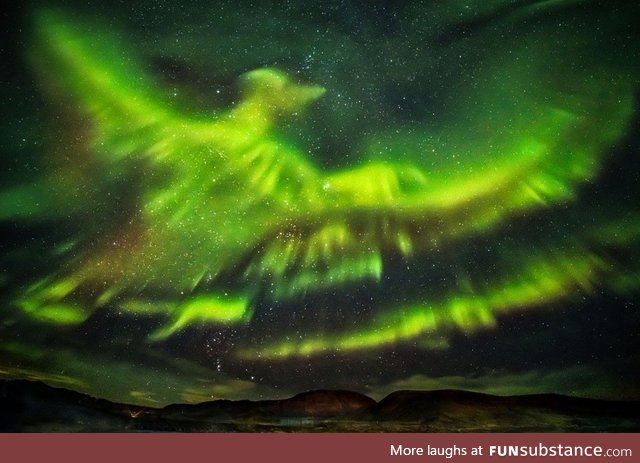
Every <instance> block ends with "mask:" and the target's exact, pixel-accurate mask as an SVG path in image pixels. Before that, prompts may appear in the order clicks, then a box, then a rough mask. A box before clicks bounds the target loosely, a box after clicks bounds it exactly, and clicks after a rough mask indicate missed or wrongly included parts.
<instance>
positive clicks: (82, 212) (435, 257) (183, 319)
mask: <svg viewBox="0 0 640 463" xmlns="http://www.w3.org/2000/svg"><path fill="white" fill-rule="evenodd" d="M103 3H104V2H102V3H101V2H91V1H89V2H87V1H84V2H79V1H59V2H52V1H38V2H26V3H24V4H22V5H21V6H16V7H14V10H12V11H7V12H6V13H5V14H4V17H3V21H4V22H5V23H6V24H5V25H3V31H4V32H3V34H4V37H3V40H2V44H3V45H2V54H3V61H4V62H6V63H8V64H9V65H8V66H4V67H3V69H2V70H1V71H0V72H1V76H2V79H1V80H0V82H1V85H0V91H1V92H2V97H3V101H4V102H5V104H4V105H3V107H2V108H1V109H0V111H2V112H3V113H2V120H3V124H2V129H1V130H2V156H3V160H4V166H5V167H4V169H3V170H2V176H1V177H0V233H1V234H2V240H1V251H0V269H1V270H2V273H1V274H0V288H1V291H0V304H1V305H0V378H6V379H11V378H27V379H34V380H42V381H44V382H46V383H47V384H50V385H52V386H60V387H66V388H70V389H74V390H78V391H81V392H85V393H88V394H91V395H94V396H98V397H102V398H107V399H110V400H114V401H118V402H125V403H136V404H144V405H151V406H162V405H165V404H168V403H175V402H201V401H205V400H212V399H219V398H225V399H247V398H248V399H262V398H283V397H288V396H291V395H293V394H296V393H298V392H301V391H306V390H310V389H320V388H330V389H349V390H354V391H358V392H362V393H365V394H368V395H370V396H372V397H374V398H376V399H379V398H382V397H384V396H385V395H386V394H388V393H390V392H392V391H395V390H398V389H425V390H430V389H442V388H457V389H467V390H474V391H480V392H488V393H494V394H526V393H538V392H552V393H562V394H571V395H577V396H584V397H597V398H616V399H620V398H626V399H635V400H638V399H640V388H639V384H640V383H639V382H638V375H637V371H638V368H639V367H640V343H639V339H638V334H639V329H640V314H639V312H638V303H637V301H638V295H639V294H640V264H639V262H638V257H639V251H640V249H639V246H638V245H639V242H638V239H639V237H640V208H639V206H640V204H639V203H638V199H637V198H638V190H639V188H640V185H639V181H640V180H639V177H638V176H639V172H640V165H639V162H638V152H639V148H640V116H639V114H640V113H639V109H640V106H639V102H638V97H639V95H640V93H639V91H638V89H639V83H640V80H639V76H640V64H639V63H640V59H638V58H640V57H639V56H638V50H639V49H640V48H639V45H640V37H638V34H637V31H636V30H635V29H637V28H635V25H636V24H637V20H638V19H640V14H639V13H640V11H639V10H640V8H639V7H638V6H634V5H632V3H633V2H625V1H609V2H598V1H588V0H565V1H563V0H557V1H529V0H527V1H525V0H516V1H511V2H507V1H503V0H492V1H484V2H473V1H450V2H435V1H434V2H431V1H406V2H384V1H372V2H359V1H355V0H353V1H331V2H315V3H313V4H309V2H302V1H295V0H292V1H286V2H257V1H256V2H250V1H242V0H240V1H238V0H235V1H233V2H232V1H219V2H204V1H194V2H164V1H158V0H156V1H135V2H124V1H122V2H110V3H109V4H108V5H105V4H103Z"/></svg>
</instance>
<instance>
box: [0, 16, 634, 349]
mask: <svg viewBox="0 0 640 463" xmlns="http://www.w3.org/2000/svg"><path fill="white" fill-rule="evenodd" d="M86 29H87V28H86V27H85V28H83V26H82V25H81V24H80V23H79V22H78V23H75V22H74V21H72V20H70V19H68V18H65V17H64V16H62V15H60V14H58V13H56V12H53V11H43V12H41V13H40V14H39V16H38V17H37V20H36V34H35V37H34V38H33V40H32V43H31V48H30V50H31V52H30V62H31V64H32V67H33V69H34V70H35V72H36V73H37V74H38V75H39V77H40V79H41V81H42V87H43V92H44V93H45V95H46V96H47V97H48V98H49V99H50V100H51V101H52V102H53V103H54V104H58V105H60V106H62V107H73V108H77V109H78V110H79V112H80V113H81V114H80V115H79V116H78V117H80V118H81V119H82V120H83V122H85V123H87V125H90V129H87V130H78V132H79V133H78V134H77V137H76V138H77V140H76V143H77V145H78V146H79V147H81V149H80V148H79V150H80V151H81V153H82V155H86V156H87V157H88V158H81V159H83V160H80V161H78V160H77V159H76V160H75V161H72V162H75V164H74V165H73V166H72V167H73V172H74V173H76V174H77V175H70V174H69V171H68V170H66V169H65V168H59V169H58V170H59V171H60V172H56V173H54V174H52V175H51V176H50V177H49V178H46V179H43V183H42V185H45V186H44V187H39V188H40V189H41V190H42V189H43V190H44V191H47V192H50V194H48V195H47V199H46V202H45V203H43V204H46V206H44V207H43V206H41V205H39V204H38V197H39V193H37V192H38V191H41V190H38V189H33V190H32V189H29V188H26V187H25V188H24V189H21V188H17V189H14V190H12V191H8V192H6V193H5V194H4V195H3V196H0V209H2V214H1V215H0V217H3V218H4V217H14V218H15V217H29V218H30V219H33V218H34V217H36V216H38V214H43V215H45V214H46V215H47V216H48V215H50V214H54V213H56V212H57V213H59V215H60V216H61V217H64V216H66V215H67V214H69V212H70V211H73V212H77V211H81V212H84V213H85V214H86V215H85V217H94V216H96V215H98V216H99V215H100V214H96V213H95V211H94V210H93V209H92V207H94V206H93V204H94V202H95V201H93V200H97V199H102V198H99V196H100V191H98V192H97V193H86V194H85V192H89V191H94V189H93V188H94V185H93V183H94V180H95V178H94V176H93V177H92V176H91V175H90V174H87V172H95V171H99V172H100V173H101V175H104V177H105V178H106V179H107V180H111V181H115V180H117V181H118V182H120V183H123V184H126V183H127V182H128V181H129V180H131V182H134V181H135V182H137V183H136V194H137V195H138V196H137V197H136V198H135V200H136V201H135V212H134V213H131V217H127V218H128V219H130V220H128V221H127V224H126V225H123V228H124V230H119V234H118V236H117V238H114V239H110V238H111V237H110V236H109V237H108V238H104V239H101V240H97V241H99V243H98V244H93V245H91V246H87V247H86V249H85V250H83V251H82V252H79V253H78V254H74V255H73V257H72V258H69V260H68V262H67V264H66V265H65V266H64V267H63V268H61V269H60V271H59V272H58V273H57V274H56V275H55V276H51V277H49V278H46V279H44V280H42V281H41V282H40V283H38V284H37V285H34V286H33V287H31V288H30V289H29V290H27V291H26V292H25V294H22V295H20V296H19V297H17V298H16V299H15V301H14V303H15V304H14V305H15V306H17V307H18V308H19V309H21V310H22V312H23V313H25V314H28V315H29V316H31V317H34V318H36V319H39V320H42V321H46V322H49V323H51V324H57V325H74V324H81V323H83V322H85V321H86V320H87V319H88V318H89V316H90V315H91V314H92V313H93V312H94V311H95V310H96V309H97V308H104V307H108V308H112V309H113V308H116V309H117V310H119V311H122V312H125V313H126V314H128V315H148V316H158V318H161V319H162V321H163V322H164V325H163V326H161V327H160V328H158V329H157V330H156V331H154V332H152V333H150V334H149V340H151V341H161V340H164V339H166V338H168V337H170V336H172V335H174V334H175V333H177V332H179V331H182V330H183V329H185V328H186V327H189V326H199V325H206V326H221V325H224V326H235V325H238V324H239V323H241V322H249V321H250V320H251V316H252V314H253V311H254V309H255V307H254V304H255V302H254V301H255V300H257V299H259V297H260V296H263V295H264V294H265V293H267V292H268V297H269V298H271V301H274V300H275V301H276V302H289V303H295V302H296V298H297V297H301V295H306V294H309V293H311V294H314V293H316V294H317V293H322V292H330V291H335V290H338V289H339V288H340V287H341V286H346V285H347V284H355V283H362V284H365V283H373V284H375V283H380V282H381V281H382V279H383V276H384V274H385V273H384V272H385V265H386V263H385V258H387V257H388V256H396V255H399V256H401V258H403V259H406V260H407V261H408V262H412V261H417V262H425V261H427V262H428V261H429V259H430V258H431V256H433V255H434V254H435V253H436V252H437V251H439V250H441V249H448V248H449V249H455V248H456V247H457V246H458V245H459V244H460V243H462V242H463V240H465V239H467V238H468V239H473V238H477V237H478V236H480V235H481V234H482V233H488V232H490V231H494V230H496V229H499V227H501V226H503V225H504V224H505V222H507V221H508V220H509V219H513V218H517V217H522V216H524V215H525V214H529V213H536V212H538V211H541V210H545V209H548V208H551V207H553V206H559V205H562V206H566V205H569V204H571V202H572V201H575V200H576V198H577V196H578V195H579V192H580V188H582V187H583V186H584V185H585V184H586V183H588V182H591V181H593V180H594V179H595V178H596V177H597V175H598V173H599V172H600V170H601V168H602V166H603V164H604V163H605V162H606V153H607V151H608V149H609V148H610V147H611V146H612V145H613V144H614V143H615V142H616V141H617V140H618V139H619V138H620V137H621V136H622V134H623V132H624V130H625V128H626V126H627V124H628V122H629V119H630V115H631V112H632V109H633V94H634V82H633V79H631V78H629V77H628V76H625V75H609V74H607V73H605V72H600V73H599V72H597V70H596V71H594V72H593V73H591V74H590V75H589V76H587V77H583V78H582V79H579V78H577V77H575V76H570V77H571V78H572V79H573V80H571V82H568V83H566V85H568V86H569V87H570V88H571V90H572V91H567V92H565V93H562V92H560V93H559V95H554V96H553V98H547V95H546V94H545V93H544V91H545V90H546V89H545V87H544V86H545V83H544V82H543V83H537V82H532V80H534V79H532V78H531V77H530V76H529V75H528V74H527V72H528V70H527V69H525V68H526V66H525V67H523V65H522V64H520V63H521V61H519V60H518V59H514V60H513V62H512V63H502V62H499V61H500V59H499V58H495V62H492V61H489V62H488V63H487V64H486V66H487V69H488V71H486V73H487V76H486V79H485V80H483V81H482V82H483V83H482V84H481V85H483V86H482V87H481V90H482V92H480V93H482V96H481V97H477V98H476V99H475V100H473V101H474V102H476V103H479V108H480V109H478V107H473V108H471V109H466V110H464V111H462V114H461V115H460V121H465V123H463V122H459V123H456V124H451V126H438V127H418V128H417V129H416V132H417V134H416V135H411V136H409V135H408V134H407V133H401V132H400V131H399V130H396V131H395V133H394V132H393V130H392V129H389V133H378V134H374V135H372V136H371V139H369V140H367V142H366V143H365V144H364V146H363V147H361V151H362V153H354V158H356V154H358V157H357V159H360V160H363V159H364V160H363V161H362V162H361V163H360V164H359V165H355V164H354V165H351V166H350V167H345V168H342V169H336V170H331V171H330V170H323V169H322V168H321V167H320V166H319V165H316V163H314V162H313V161H312V159H311V158H312V156H309V155H308V154H311V155H313V154H314V153H305V152H304V150H303V149H302V148H301V147H298V146H295V144H294V143H292V142H289V141H286V140H285V138H284V136H282V135H279V133H280V132H279V131H278V129H281V128H282V126H283V125H284V122H283V121H285V120H290V119H295V118H296V117H297V118H300V119H304V117H305V112H312V111H313V106H312V105H313V102H314V101H316V100H318V99H319V98H321V97H322V96H323V95H324V93H325V89H324V88H323V87H321V86H318V85H305V84H301V83H298V82H296V81H295V80H294V79H293V78H292V77H290V76H288V75H287V74H286V73H284V72H283V71H281V70H278V69H273V68H261V69H257V70H254V71H251V72H248V73H245V74H244V75H242V76H238V79H239V82H240V84H241V87H242V90H243V93H242V97H241V99H240V100H239V101H237V103H235V104H234V105H233V106H231V107H229V108H219V109H217V110H215V111H213V110H212V111H211V112H210V113H209V114H204V113H202V114H191V113H190V112H189V109H188V108H184V107H180V104H178V103H173V102H172V98H171V95H170V92H167V91H162V90H160V89H159V88H160V86H159V85H158V83H157V82H155V81H153V80H152V79H151V78H150V77H148V76H146V75H145V72H144V71H143V66H142V65H141V64H140V63H138V59H137V58H136V56H135V54H134V53H131V57H130V58H127V59H123V58H122V56H123V53H125V55H124V56H129V55H127V54H126V47H125V46H124V45H123V44H122V43H120V42H119V41H117V40H116V39H114V38H113V37H112V36H111V35H109V34H106V33H100V32H95V33H94V34H93V35H92V34H90V33H89V32H88V31H87V30H86ZM529 52H530V50H526V49H525V50H515V53H516V55H517V56H520V55H521V54H522V56H525V55H524V53H529ZM531 53H533V52H531ZM522 61H524V59H523V60H522ZM497 70H499V71H500V72H498V71H497ZM514 82H515V83H514ZM521 82H524V84H522V83H521ZM525 84H526V85H525ZM529 87H531V88H530V89H529ZM464 96H466V95H464ZM461 99H463V98H461ZM514 102H517V103H514ZM469 106H471V105H469ZM493 112H495V113H496V114H497V115H492V114H493ZM467 121H468V125H467V124H466V122H467ZM505 121H507V122H505ZM505 124H506V126H505ZM476 129H477V131H478V132H479V133H481V134H487V133H488V135H486V136H484V137H479V138H480V139H481V140H479V141H476V140H473V139H471V140H469V138H473V137H467V136H466V132H473V133H475V132H476ZM499 129H500V130H499ZM494 132H495V133H494ZM412 137H413V138H412ZM416 140H418V141H416ZM438 140H445V141H446V142H445V143H441V142H439V141H438ZM465 140H466V141H465ZM436 147H437V148H438V150H439V151H438V152H437V153H436ZM68 149H70V148H68V147H67V146H61V147H58V150H59V151H60V152H55V150H54V152H53V153H52V154H51V156H52V157H56V156H58V157H64V156H67V155H68V153H67V152H66V151H67V150H68ZM67 157H68V156H67ZM456 157H458V158H460V159H462V161H460V162H461V164H460V165H458V164H457V163H456V162H453V161H451V160H452V159H456ZM443 159H448V160H449V161H443ZM84 163H86V165H84ZM54 170H55V169H54ZM139 171H143V172H144V174H145V175H144V176H141V178H139V177H138V176H136V175H134V173H135V172H139ZM114 179H115V180H114ZM107 180H105V183H107V184H108V183H109V182H108V181H107ZM120 183H118V184H120ZM16 198H19V199H20V201H19V207H17V208H16V207H13V206H12V207H8V206H7V207H6V208H5V207H2V205H3V204H5V203H6V204H10V203H11V202H12V201H13V200H14V199H16ZM83 208H84V209H83ZM16 209H19V210H16ZM44 209H46V212H45V211H44ZM79 215H81V216H82V214H79ZM97 220H100V219H97ZM104 220H105V222H108V220H107V219H104ZM636 221H637V220H636ZM105 225H106V224H105ZM619 230H620V226H619V225H616V224H614V225H612V226H611V227H609V228H606V227H601V228H598V227H595V228H594V229H592V230H590V231H587V233H586V234H585V236H587V237H590V238H591V239H592V240H594V241H595V242H596V243H597V244H598V245H600V246H607V245H623V246H626V245H628V244H629V242H630V241H633V240H635V239H636V237H637V227H636V228H635V229H634V228H633V227H628V228H627V229H625V231H624V233H622V234H620V233H619ZM634 230H635V231H634ZM101 238H102V237H101ZM585 239H586V238H585ZM554 247H557V248H558V249H555V248H554ZM566 247H567V240H562V241H560V242H552V243H551V244H550V248H551V250H550V251H549V253H547V254H544V253H540V254H539V255H538V254H536V255H528V254H526V253H524V252H522V253H520V254H521V255H518V256H517V262H518V264H517V266H516V269H517V271H515V272H514V271H512V267H513V266H510V265H509V261H511V260H516V257H514V255H512V254H510V253H509V252H508V251H504V252H501V253H497V256H498V257H497V259H498V260H499V264H500V265H502V267H500V266H498V270H496V276H494V277H493V278H494V280H495V281H491V282H490V284H489V285H488V286H487V287H485V288H479V289H477V290H476V291H472V294H466V293H464V292H461V293H450V294H446V295H445V296H444V297H442V298H441V299H440V298H437V297H435V298H433V300H432V298H430V297H428V296H425V297H418V296H416V301H414V302H412V303H409V304H407V303H397V304H396V305H394V304H389V306H388V307H383V308H380V307H374V308H373V311H372V313H373V315H372V317H371V319H366V320H363V321H362V324H361V326H359V327H358V328H357V329H354V330H352V331H343V332H339V333H322V332H319V331H318V332H312V333H311V335H309V336H308V337H307V338H304V339H302V340H297V341H289V340H285V341H280V340H277V341H276V342H275V343H273V344H272V345H267V346H258V347H256V346H250V345H247V344H245V345H243V346H242V349H241V350H239V353H238V355H240V356H241V357H249V358H255V357H256V356H257V357H259V358H285V357H290V356H305V355H312V354H316V353H319V352H323V351H327V350H338V351H342V350H345V351H352V350H360V349H365V348H370V347H377V346H385V345H389V344H392V343H395V342H402V341H408V340H415V341H417V342H421V345H433V346H436V347H437V346H442V345H444V344H446V340H445V341H442V339H443V338H445V337H446V336H445V335H446V333H447V332H448V331H450V330H452V329H460V330H464V331H473V330H476V329H483V328H487V327H491V326H494V325H495V324H496V323H497V322H496V318H497V317H498V316H499V315H500V314H502V313H505V312H509V311H514V310H523V309H524V308H525V307H531V306H542V305H544V304H546V303H549V302H553V301H559V300H564V299H569V298H570V297H571V296H572V295H574V294H575V293H576V292H579V291H589V290H591V288H593V287H596V286H599V285H601V286H611V287H612V288H614V289H616V288H625V290H626V289H628V288H635V287H637V286H638V281H640V280H638V277H637V275H635V274H629V275H626V276H620V275H618V274H617V273H616V272H617V271H618V269H615V268H613V269H612V268H610V267H612V266H613V265H609V264H608V263H607V261H606V259H605V258H604V257H603V256H602V255H601V254H600V253H597V252H593V251H592V250H591V248H590V247H588V246H586V245H585V246H582V245H581V244H580V243H578V245H576V246H574V248H576V249H579V250H580V252H577V251H576V252H569V251H566V250H565V248H566ZM70 249H71V248H65V247H62V248H61V251H60V252H61V253H64V252H69V251H70ZM265 288H266V289H265ZM156 294H161V295H162V296H161V297H160V299H161V300H158V296H156ZM221 294H225V296H221ZM412 297H413V296H412ZM428 336H434V338H435V339H436V341H429V340H427V341H424V338H425V337H428Z"/></svg>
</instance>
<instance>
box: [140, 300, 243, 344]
mask: <svg viewBox="0 0 640 463" xmlns="http://www.w3.org/2000/svg"><path fill="white" fill-rule="evenodd" d="M247 304H248V301H247V300H246V299H242V298H235V299H230V298H224V297H218V296H200V297H196V298H194V299H191V300H187V301H185V302H183V303H181V304H179V305H177V306H176V307H175V308H174V309H173V311H174V312H175V313H176V319H175V320H174V321H173V322H172V323H171V324H169V325H167V326H165V327H163V328H161V329H159V330H158V331H156V332H154V333H152V335H151V339H152V340H162V339H165V338H167V337H169V336H171V335H172V334H173V333H175V332H176V331H178V330H180V329H182V328H184V327H185V326H187V325H189V324H192V323H205V322H206V323H211V324H233V323H237V322H239V321H242V320H246V318H247V316H248V312H247Z"/></svg>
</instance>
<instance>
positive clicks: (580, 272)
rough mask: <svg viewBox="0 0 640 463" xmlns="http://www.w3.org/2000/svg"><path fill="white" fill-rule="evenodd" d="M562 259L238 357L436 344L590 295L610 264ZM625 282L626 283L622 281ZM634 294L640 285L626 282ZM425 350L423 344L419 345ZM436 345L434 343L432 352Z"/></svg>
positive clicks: (581, 257) (537, 261)
mask: <svg viewBox="0 0 640 463" xmlns="http://www.w3.org/2000/svg"><path fill="white" fill-rule="evenodd" d="M580 251H582V252H576V253H572V254H567V255H557V256H553V255H551V256H532V257H531V258H529V259H528V262H527V263H526V264H523V265H522V267H521V269H520V270H519V272H518V274H517V275H511V276H508V277H506V279H505V280H504V281H494V282H493V283H492V284H491V285H489V288H490V289H488V290H486V291H484V292H481V291H477V292H474V293H473V294H470V295H464V296H463V295H451V296H450V297H448V298H447V299H446V300H444V301H439V302H436V303H429V302H418V303H415V304H413V305H410V306H401V307H393V309H392V310H388V311H384V312H382V313H381V314H380V315H379V316H378V317H377V318H375V319H374V320H373V321H372V322H371V323H370V324H369V325H368V326H363V327H360V328H358V329H356V330H354V331H350V332H344V333H338V334H337V335H334V336H331V335H328V336H318V337H314V338H309V339H303V340H299V341H284V342H280V343H277V344H273V345H269V346H259V347H255V348H247V349H245V350H243V351H242V352H241V353H240V356H242V357H248V358H251V357H254V356H258V357H259V358H265V359H275V358H287V357H292V356H308V355H312V354H316V353H320V352H324V351H328V350H338V351H353V350H362V349H368V348H372V347H380V346H384V345H387V344H393V343H397V342H402V341H410V340H413V339H416V338H419V337H421V336H430V337H433V338H435V339H440V338H441V337H442V336H443V335H444V334H446V333H448V332H449V331H450V330H451V329H459V330H462V331H465V332H472V331H475V330H478V329H486V328H490V327H493V326H495V325H496V317H497V316H499V315H501V314H503V313H507V312H512V311H522V310H524V309H525V308H527V307H535V306H544V305H545V304H548V303H550V302H554V301H560V300H562V299H570V298H571V297H572V296H574V295H575V294H576V292H579V291H583V292H587V293H589V292H591V291H593V290H594V288H595V286H596V284H597V283H596V282H597V281H598V280H600V279H601V275H603V274H606V273H607V272H608V271H611V269H610V265H608V264H607V262H605V261H603V260H602V259H601V258H599V257H597V256H595V255H590V254H589V253H588V252H587V251H585V250H582V249H581V250H580ZM626 281H629V280H626ZM630 284H631V285H632V286H633V289H638V288H639V287H640V280H638V279H633V280H632V281H630ZM423 346H425V347H427V348H428V344H426V345H425V344H423ZM438 348H439V344H438V343H436V349H438Z"/></svg>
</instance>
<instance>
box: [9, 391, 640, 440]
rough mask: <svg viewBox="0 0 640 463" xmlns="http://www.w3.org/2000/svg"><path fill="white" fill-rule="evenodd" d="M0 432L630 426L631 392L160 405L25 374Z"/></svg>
mask: <svg viewBox="0 0 640 463" xmlns="http://www.w3.org/2000/svg"><path fill="white" fill-rule="evenodd" d="M0 411H1V413H0V431H14V432H15V431H17V432H20V431H59V430H63V431H65V430H66V431H72V432H73V431H125V432H126V431H187V432H191V431H197V432H202V431H205V432H218V431H223V432H230V431H239V432H256V431H266V432H271V431H282V430H284V431H305V432H309V431H337V432H342V431H367V432H371V431H389V432H392V431H399V432H405V431H408V432H429V431H437V432H454V431H459V432H471V431H473V432H482V431H500V432H514V431H515V432H520V431H522V432H524V431H530V432H535V431H539V432H545V431H546V432H553V431H563V432H567V431H574V432H583V431H584V432H588V431H592V432H593V431H595V432H597V431H639V430H640V401H612V400H601V399H589V398H581V397H573V396H564V395H559V394H531V395H518V396H496V395H490V394H485V393H479V392H472V391H465V390H454V389H441V390H432V391H419V390H398V391H394V392H392V393H390V394H389V395H387V396H386V397H384V398H383V399H381V400H379V401H375V400H374V399H372V398H370V397H368V396H366V395H364V394H360V393H358V392H354V391H348V390H329V389H320V390H312V391H305V392H301V393H299V394H296V395H294V396H292V397H288V398H285V399H273V400H257V401H252V400H226V399H222V400H213V401H207V402H202V403H198V404H188V403H187V404H171V405H167V406H165V407H162V408H154V407H147V406H140V405H131V404H120V403H116V402H111V401H109V400H106V399H100V398H95V397H91V396H89V395H86V394H83V393H81V392H76V391H72V390H69V389H64V388H54V387H51V386H48V385H46V384H45V383H42V382H34V381H28V380H1V381H0Z"/></svg>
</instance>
